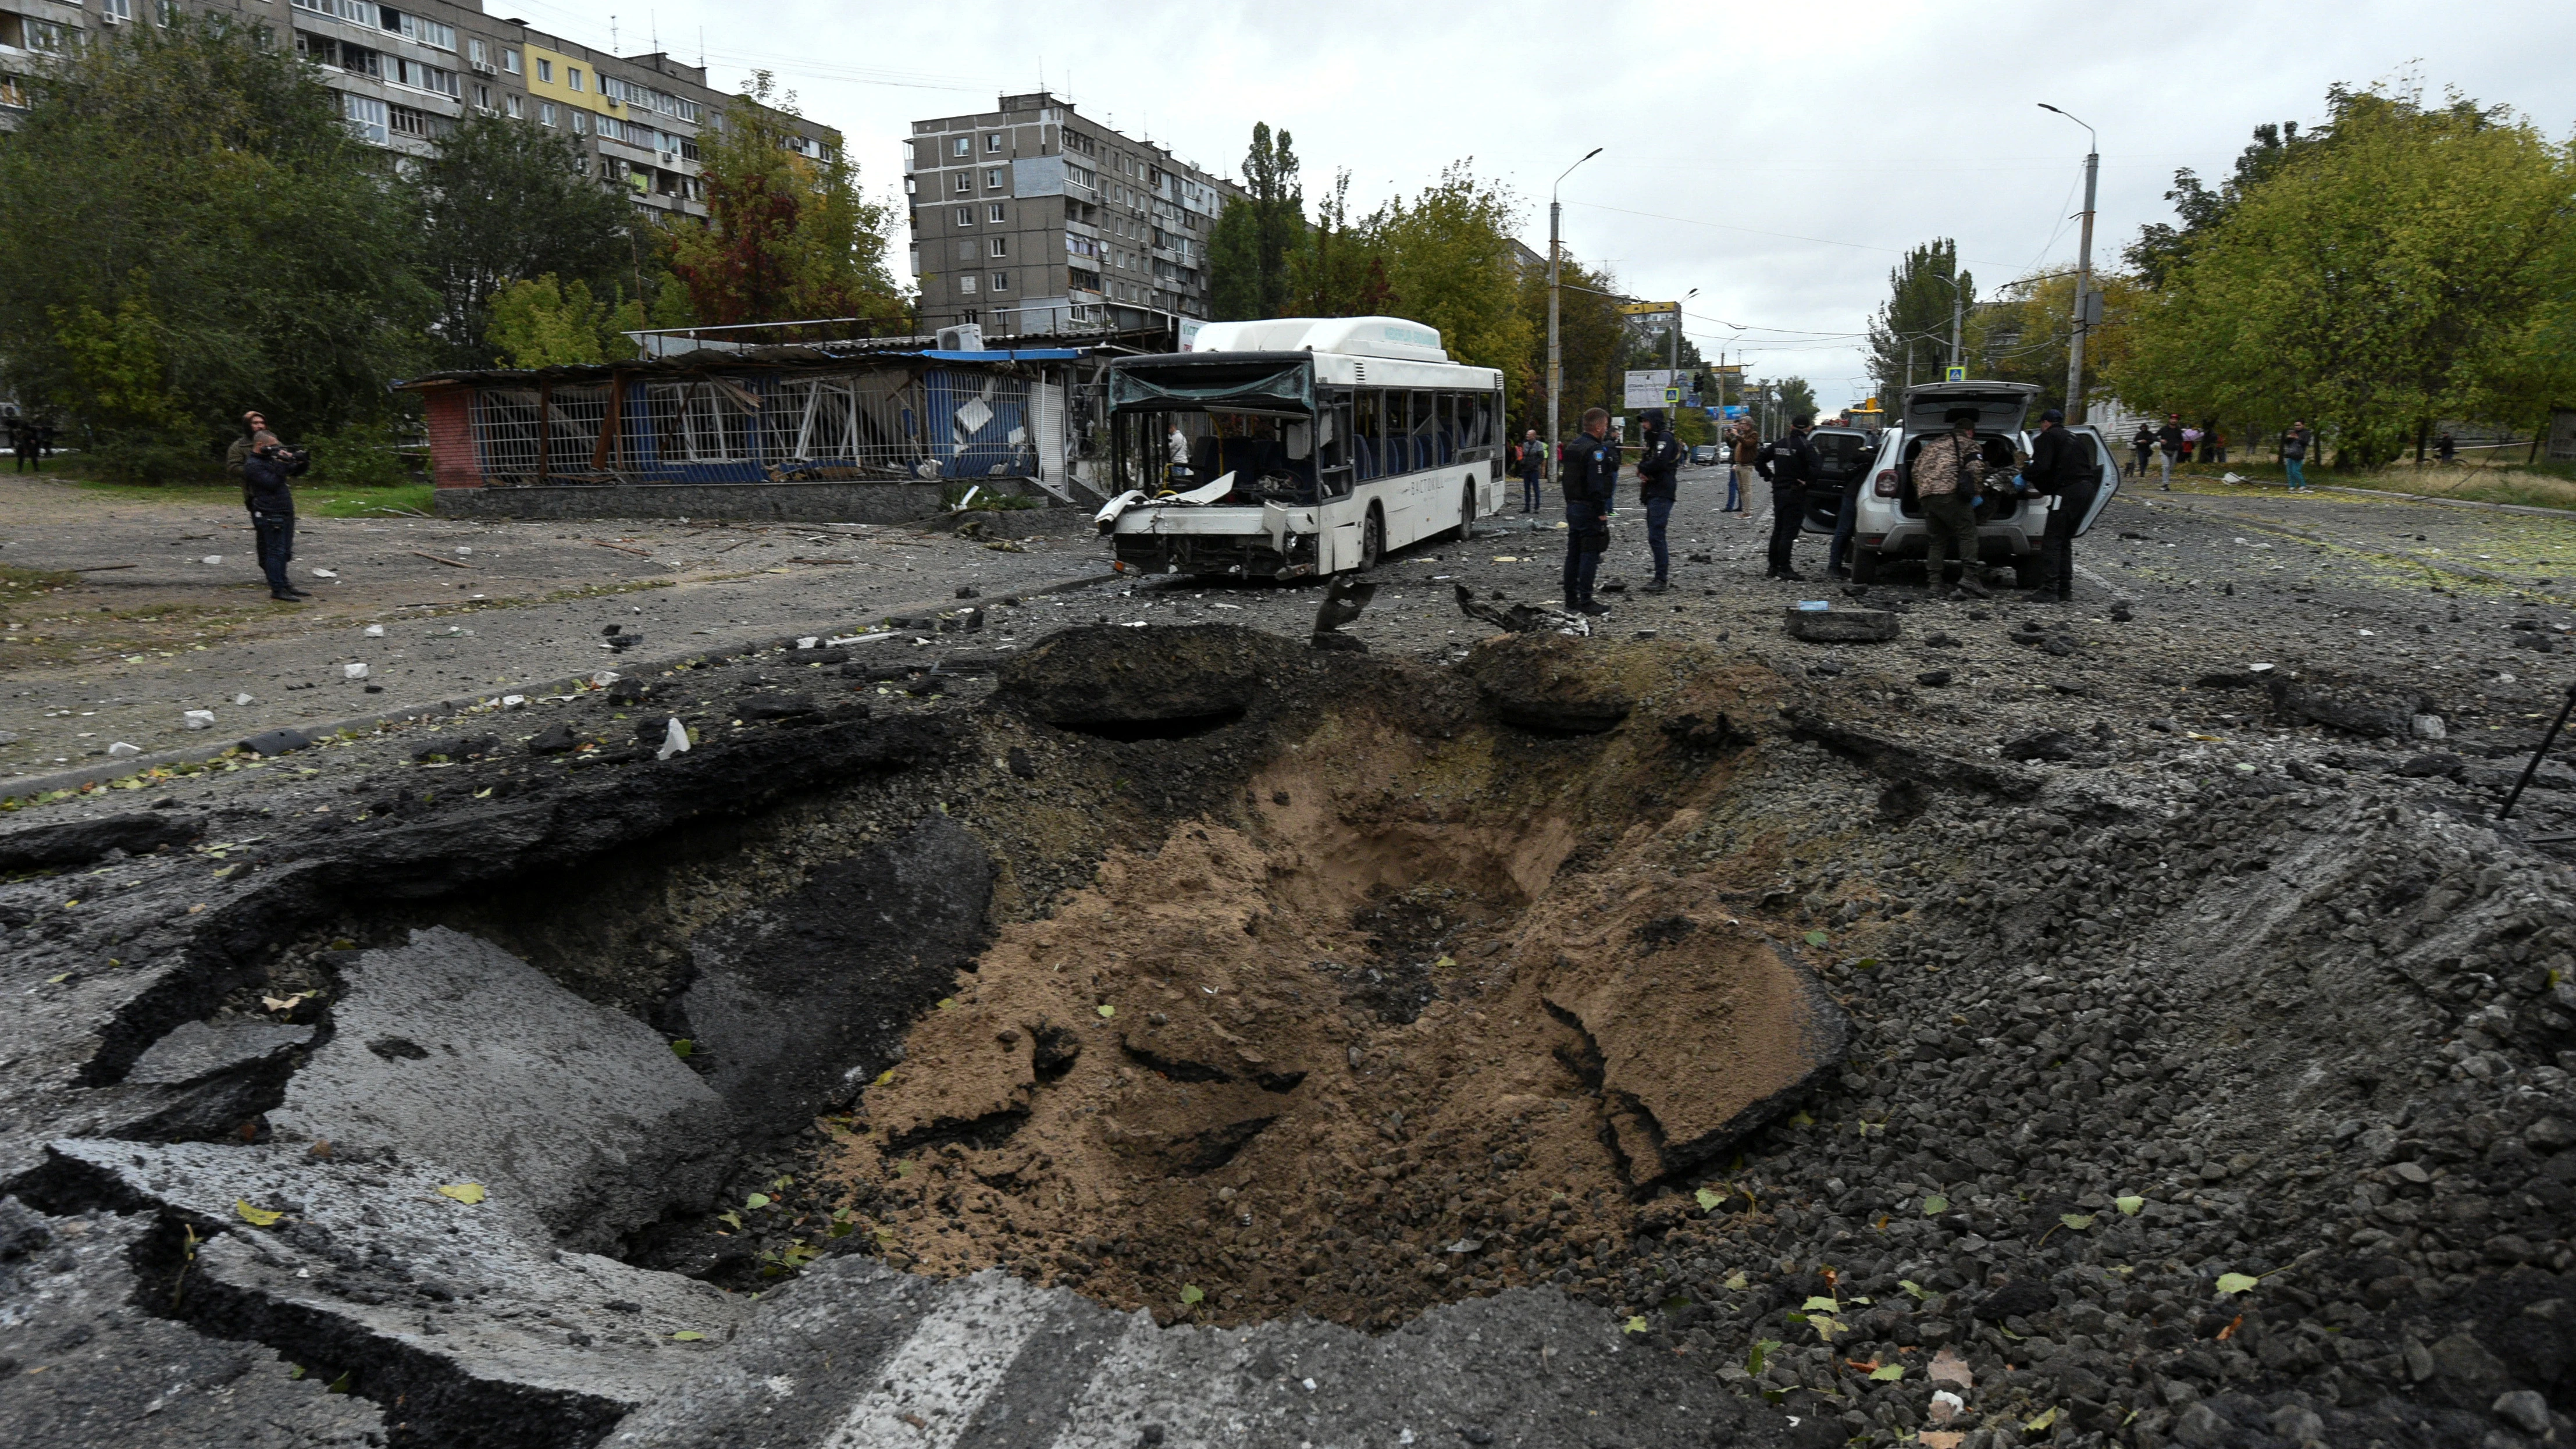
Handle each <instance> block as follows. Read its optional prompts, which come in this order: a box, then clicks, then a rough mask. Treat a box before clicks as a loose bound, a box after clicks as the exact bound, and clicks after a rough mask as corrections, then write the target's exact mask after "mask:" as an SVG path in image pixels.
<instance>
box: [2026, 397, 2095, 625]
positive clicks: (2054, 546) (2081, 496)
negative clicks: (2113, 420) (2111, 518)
mask: <svg viewBox="0 0 2576 1449" xmlns="http://www.w3.org/2000/svg"><path fill="white" fill-rule="evenodd" d="M2021 481H2022V482H2023V484H2025V485H2026V486H2027V487H2029V488H2030V490H2031V491H2032V492H2034V493H2039V494H2043V495H2045V496H2046V497H2047V498H2048V500H2049V504H2048V529H2047V532H2046V533H2045V534H2043V535H2042V536H2041V540H2040V546H2039V587H2038V588H2037V589H2034V590H2033V591H2032V593H2031V597H2032V598H2033V599H2034V600H2036V601H2038V602H2040V603H2060V604H2062V603H2065V602H2066V601H2067V600H2069V599H2072V598H2073V597H2075V530H2076V529H2077V528H2078V527H2080V526H2082V524H2083V522H2084V515H2085V514H2087V513H2090V512H2091V511H2092V510H2093V497H2094V494H2095V493H2096V492H2097V491H2098V490H2099V489H2100V488H2101V486H2102V470H2101V467H2100V466H2099V465H2098V464H2096V463H2095V462H2094V461H2093V450H2092V447H2091V446H2090V445H2089V444H2087V443H2085V442H2083V441H2082V440H2081V439H2079V438H2077V437H2076V436H2075V435H2074V434H2073V433H2070V432H2068V431H2066V414H2065V413H2064V412H2062V411H2060V410H2059V409H2057V408H2050V409H2049V410H2048V411H2046V412H2044V413H2041V414H2040V415H2039V436H2037V437H2035V438H2033V439H2031V442H2030V462H2029V463H2028V464H2027V465H2025V466H2024V467H2023V468H2022V470H2021Z"/></svg>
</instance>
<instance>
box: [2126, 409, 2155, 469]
mask: <svg viewBox="0 0 2576 1449" xmlns="http://www.w3.org/2000/svg"><path fill="white" fill-rule="evenodd" d="M2129 447H2130V448H2131V450H2133V451H2134V452H2136V453H2137V455H2138V460H2137V464H2136V466H2134V467H2132V468H2131V469H2130V470H2129V471H2130V472H2131V473H2132V474H2134V475H2136V476H2137V477H2138V478H2139V479H2141V480H2143V479H2144V478H2145V477H2146V476H2147V457H2148V455H2149V454H2151V453H2153V452H2155V450H2156V430H2155V429H2153V428H2151V427H2148V426H2147V425H2146V424H2145V423H2140V424H2138V435H2137V436H2136V437H2134V438H2131V439H2130V440H2129Z"/></svg>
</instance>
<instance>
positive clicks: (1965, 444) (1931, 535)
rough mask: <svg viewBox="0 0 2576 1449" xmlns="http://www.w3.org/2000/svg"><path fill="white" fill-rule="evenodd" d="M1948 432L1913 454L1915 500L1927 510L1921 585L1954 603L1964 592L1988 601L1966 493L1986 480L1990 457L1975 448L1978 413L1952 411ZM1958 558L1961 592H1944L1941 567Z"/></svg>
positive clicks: (1974, 514) (1974, 519)
mask: <svg viewBox="0 0 2576 1449" xmlns="http://www.w3.org/2000/svg"><path fill="white" fill-rule="evenodd" d="M1949 418H1950V431H1949V434H1948V435H1947V436H1945V437H1939V438H1934V439H1932V440H1931V441H1930V442H1928V443H1925V444H1924V445H1923V449H1922V451H1921V452H1918V453H1916V454H1915V455H1914V496H1915V498H1916V499H1917V500H1919V501H1920V502H1921V503H1922V505H1923V524H1924V533H1925V536H1926V540H1925V544H1924V550H1923V584H1924V587H1925V588H1926V589H1927V590H1930V591H1933V592H1936V593H1940V594H1941V596H1942V597H1943V598H1955V597H1957V596H1958V594H1959V592H1960V591H1961V590H1965V591H1966V592H1968V593H1971V594H1974V595H1976V596H1977V597H1978V598H1980V599H1982V598H1986V597H1988V596H1987V593H1986V581H1985V579H1984V578H1983V577H1982V575H1983V573H1984V569H1983V566H1982V565H1981V564H1980V563H1979V562H1978V559H1977V509H1976V505H1975V504H1974V503H1972V502H1971V501H1969V496H1968V492H1969V490H1970V489H1972V488H1974V487H1975V486H1976V485H1977V483H1978V481H1979V480H1980V479H1982V478H1984V477H1985V476H1986V458H1985V453H1984V451H1983V450H1982V449H1980V448H1979V447H1978V446H1977V410H1976V409H1975V408H1952V409H1951V410H1950V414H1949ZM1954 553H1955V554H1957V555H1958V558H1959V583H1958V587H1957V588H1955V589H1950V590H1946V591H1945V590H1943V589H1942V587H1941V574H1942V570H1943V566H1944V565H1945V564H1946V563H1947V562H1948V560H1949V558H1950V556H1951V555H1952V554H1954Z"/></svg>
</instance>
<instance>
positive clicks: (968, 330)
mask: <svg viewBox="0 0 2576 1449" xmlns="http://www.w3.org/2000/svg"><path fill="white" fill-rule="evenodd" d="M936 350H937V351H940V352H981V351H983V350H984V324H982V323H980V322H966V323H961V324H960V325H958V326H955V327H942V328H940V329H939V346H938V348H937V349H936Z"/></svg>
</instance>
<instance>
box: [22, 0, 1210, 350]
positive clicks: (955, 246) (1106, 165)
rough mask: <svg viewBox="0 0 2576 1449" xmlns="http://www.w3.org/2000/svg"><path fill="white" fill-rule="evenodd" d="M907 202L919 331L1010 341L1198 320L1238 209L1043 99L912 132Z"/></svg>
mask: <svg viewBox="0 0 2576 1449" xmlns="http://www.w3.org/2000/svg"><path fill="white" fill-rule="evenodd" d="M0 3H6V0H0ZM903 189H904V194H905V198H906V200H907V201H908V202H909V203H910V206H911V212H912V270H913V275H914V276H915V277H917V278H919V279H920V283H921V326H922V328H923V329H924V330H925V331H926V330H929V329H932V328H936V327H946V326H953V325H955V324H958V323H962V322H975V323H980V324H982V325H983V327H984V328H985V330H986V331H987V332H994V333H1010V334H1017V333H1026V332H1049V331H1090V330H1094V329H1097V328H1104V327H1105V328H1128V327H1146V326H1156V325H1170V321H1169V319H1171V318H1175V317H1177V318H1183V319H1204V318H1206V317H1207V316H1208V315H1209V312H1208V305H1209V286H1208V257H1207V244H1208V235H1209V233H1210V232H1211V231H1213V230H1214V229H1215V226H1216V218H1217V214H1218V213H1219V212H1220V211H1221V210H1223V209H1224V207H1225V206H1226V205H1227V204H1228V203H1229V202H1231V201H1235V200H1239V199H1241V197H1242V195H1243V193H1242V191H1241V189H1239V188H1238V187H1236V186H1235V185H1234V184H1233V183H1232V182H1230V181H1227V180H1226V179H1225V178H1223V177H1221V176H1216V175H1213V174H1211V173H1209V172H1206V171H1203V170H1201V169H1199V168H1198V167H1196V166H1193V165H1191V164H1189V163H1188V162H1186V161H1181V160H1178V159H1176V158H1175V157H1174V156H1173V155H1172V153H1171V152H1170V151H1168V150H1166V149H1164V148H1163V147H1161V146H1157V145H1155V144H1153V143H1152V142H1150V141H1139V140H1135V139H1133V138H1131V137H1128V136H1124V135H1121V134H1119V133H1118V132H1116V131H1113V130H1111V129H1109V128H1108V127H1106V126H1103V125H1101V124H1100V123H1099V122H1097V121H1094V120H1091V119H1090V118H1089V117H1086V116H1082V115H1079V114H1077V113H1076V112H1075V110H1074V108H1073V106H1072V105H1071V104H1070V103H1069V102H1065V101H1060V100H1058V99H1056V98H1055V97H1054V96H1052V95H1050V94H1048V93H1047V92H1045V91H1039V92H1036V93H1034V94H1031V95H1022V96H1004V97H1002V98H1001V103H1000V108H999V109H998V110H995V111H991V112H988V113H986V114H983V115H974V116H949V117H945V118H943V119H940V120H936V121H915V122H914V123H913V126H912V137H911V139H910V140H909V141H907V142H906V143H905V152H904V158H903ZM1158 314H1159V315H1158Z"/></svg>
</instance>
